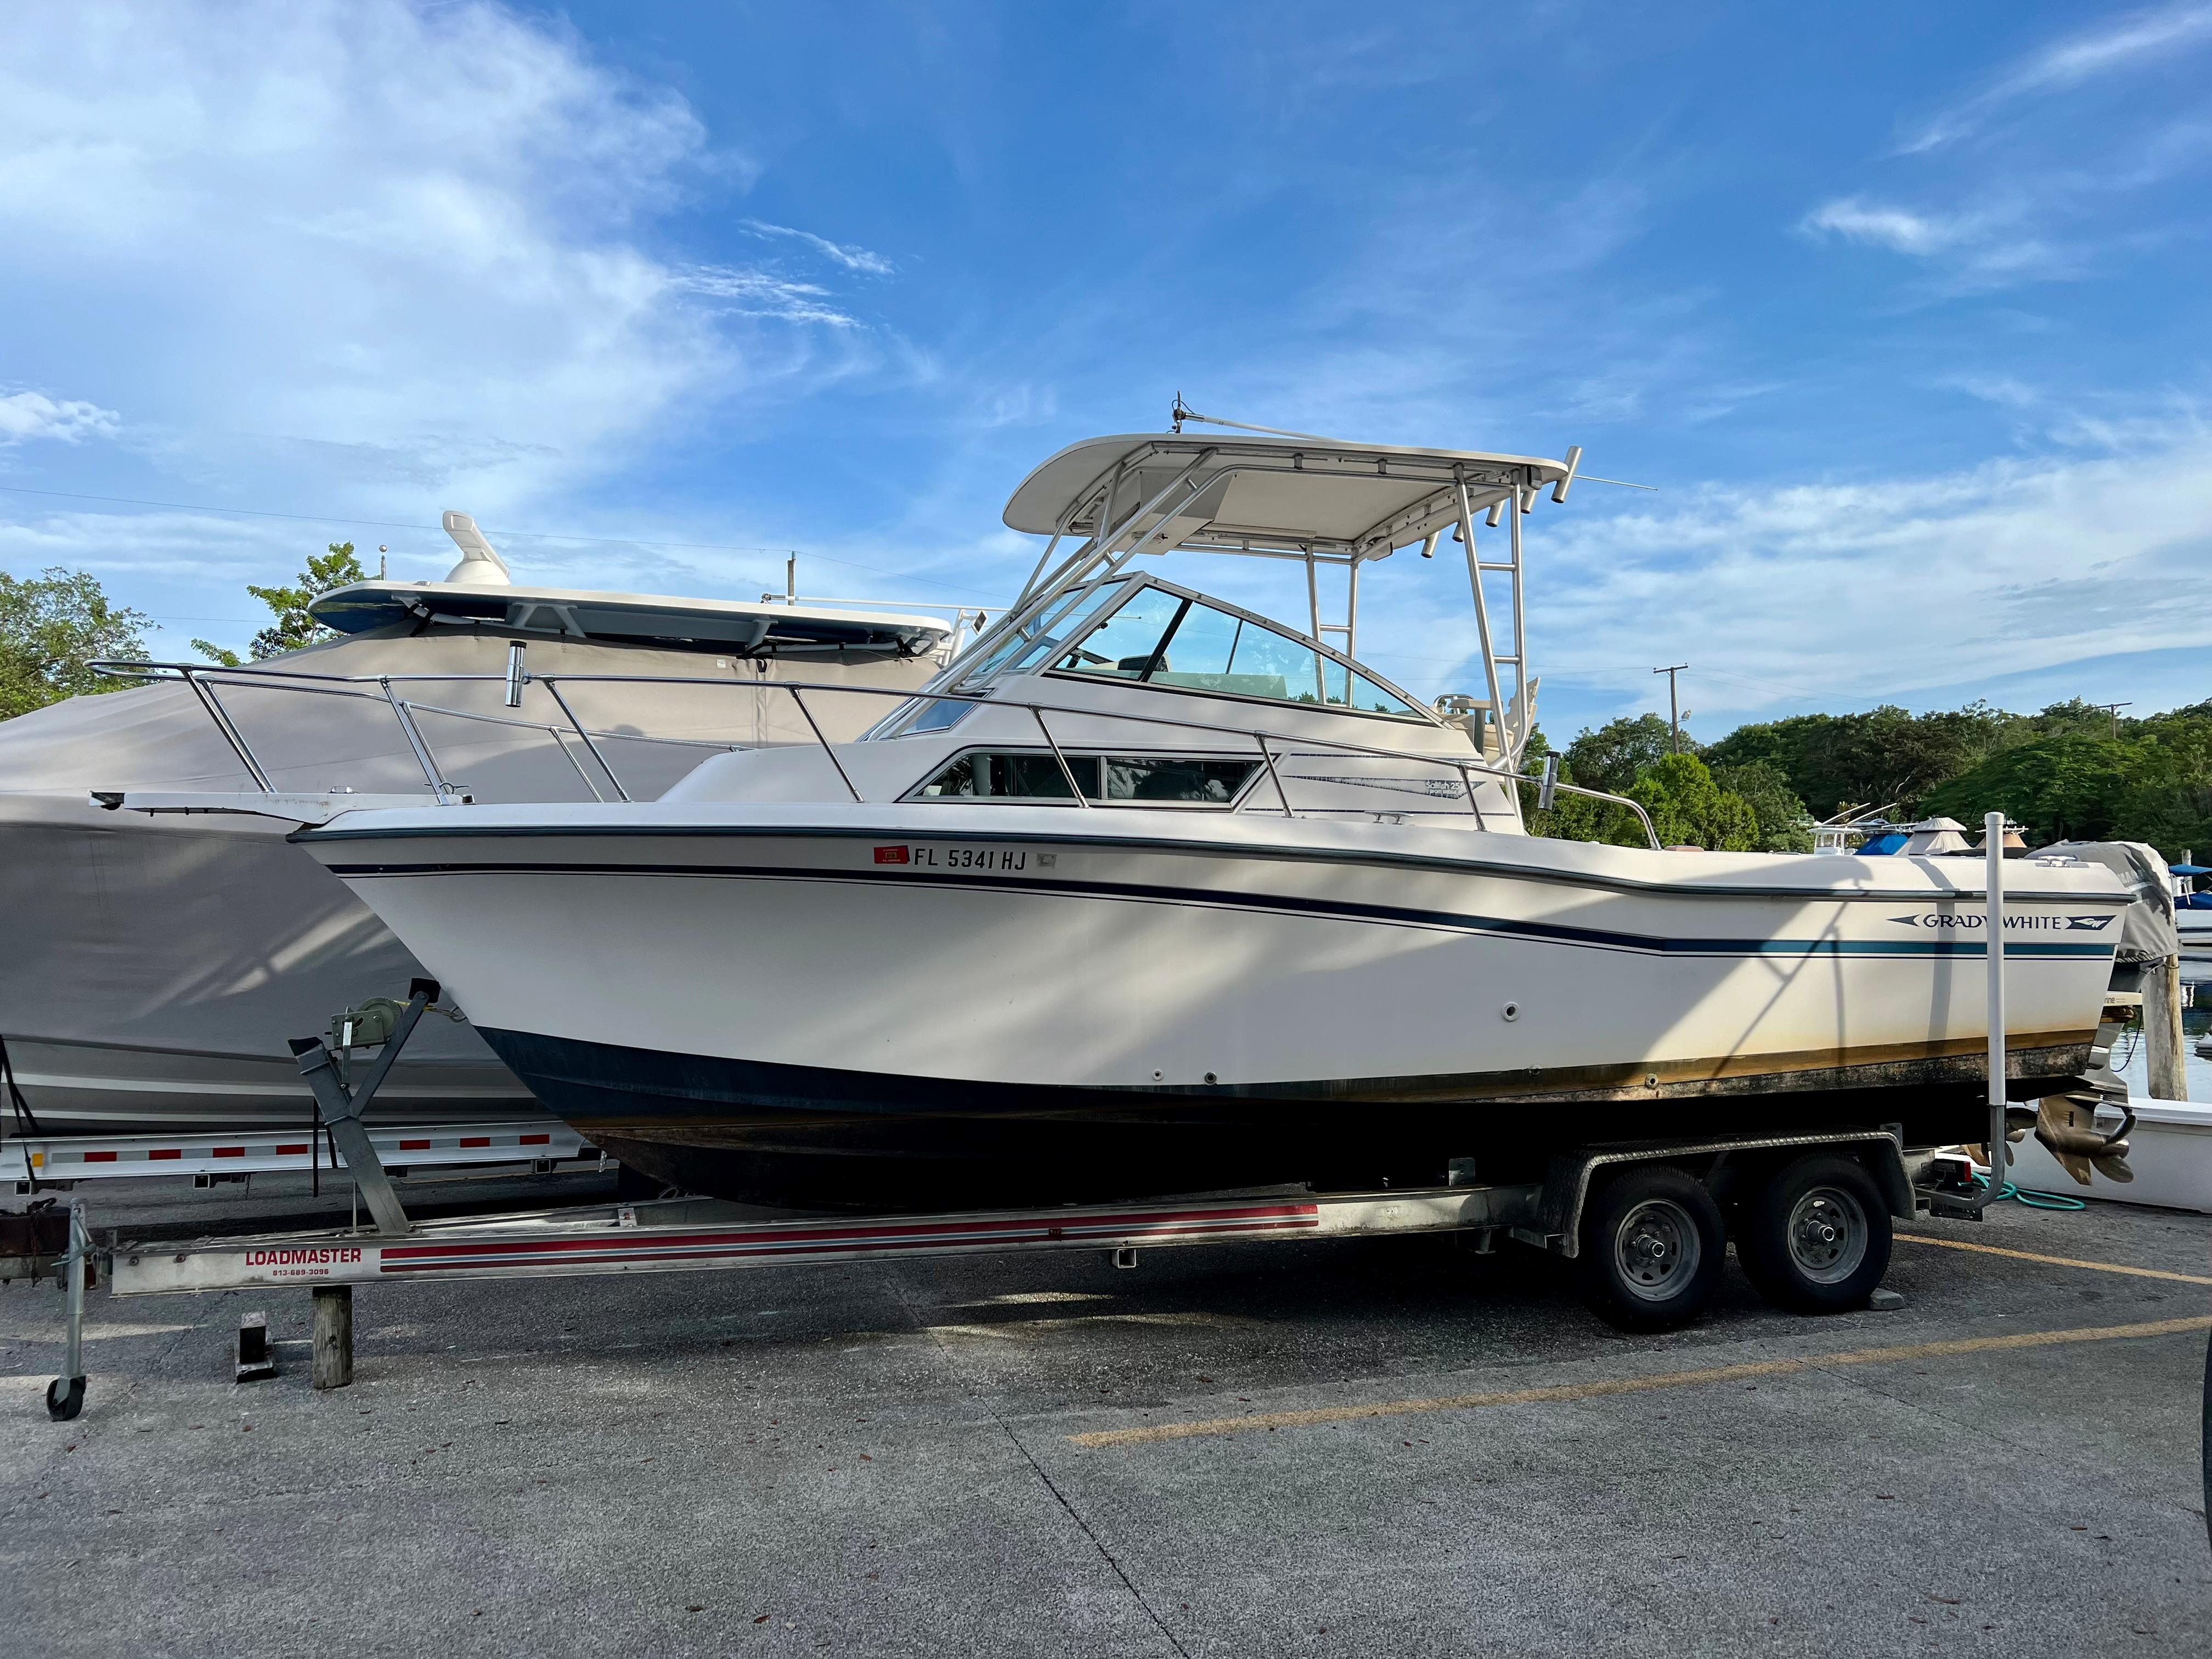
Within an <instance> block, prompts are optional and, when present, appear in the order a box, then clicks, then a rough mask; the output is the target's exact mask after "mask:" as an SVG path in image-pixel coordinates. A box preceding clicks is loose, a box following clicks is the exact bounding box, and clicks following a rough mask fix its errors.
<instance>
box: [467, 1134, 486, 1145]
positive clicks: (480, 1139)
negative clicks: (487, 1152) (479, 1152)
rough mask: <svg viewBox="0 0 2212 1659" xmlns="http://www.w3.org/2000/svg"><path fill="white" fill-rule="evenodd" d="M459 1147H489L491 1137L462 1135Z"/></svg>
mask: <svg viewBox="0 0 2212 1659" xmlns="http://www.w3.org/2000/svg"><path fill="white" fill-rule="evenodd" d="M461 1145H462V1146H490V1145H491V1137H490V1136H489V1135H463V1136H462V1137H461Z"/></svg>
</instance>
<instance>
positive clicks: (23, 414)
mask: <svg viewBox="0 0 2212 1659" xmlns="http://www.w3.org/2000/svg"><path fill="white" fill-rule="evenodd" d="M119 418H120V417H118V416H117V414H116V412H115V411H114V410H112V409H102V408H101V407H100V405H99V404H88V403H86V402H84V401H83V400H82V399H81V398H67V399H64V401H62V402H60V403H57V402H55V401H54V400H53V399H52V398H49V397H47V396H46V394H45V393H44V392H10V393H9V394H8V395H7V396H5V397H0V447H6V446H8V445H9V444H20V443H27V442H28V441H30V440H31V439H33V438H53V439H58V440H59V441H61V442H63V443H66V444H74V443H82V441H84V440H85V439H87V438H112V437H113V436H114V435H115V429H116V427H117V425H118V422H119Z"/></svg>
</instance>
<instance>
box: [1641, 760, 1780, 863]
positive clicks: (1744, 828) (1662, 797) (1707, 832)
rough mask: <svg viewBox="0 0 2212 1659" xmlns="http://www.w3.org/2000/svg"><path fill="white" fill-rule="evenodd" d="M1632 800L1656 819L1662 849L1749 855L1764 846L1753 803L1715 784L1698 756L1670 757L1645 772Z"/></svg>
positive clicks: (1655, 823) (1654, 822)
mask: <svg viewBox="0 0 2212 1659" xmlns="http://www.w3.org/2000/svg"><path fill="white" fill-rule="evenodd" d="M1628 796H1629V799H1632V800H1634V801H1636V802H1638V803H1639V804H1640V805H1642V806H1643V808H1644V811H1647V812H1649V813H1650V815H1651V826H1652V828H1653V829H1656V830H1657V831H1658V832H1659V844H1660V845H1661V846H1662V847H1704V848H1710V849H1711V850H1712V851H1714V852H1717V853H1748V852H1750V851H1752V850H1753V848H1756V847H1757V845H1758V843H1759V817H1758V815H1757V814H1756V813H1754V812H1753V811H1752V809H1751V805H1750V803H1749V802H1747V801H1746V800H1745V799H1743V797H1742V796H1741V795H1736V794H1731V793H1729V791H1727V790H1725V789H1723V788H1722V787H1720V786H1719V785H1718V784H1717V783H1715V782H1714V781H1713V775H1712V772H1711V769H1708V768H1707V766H1706V765H1705V762H1703V761H1701V760H1699V758H1698V757H1696V756H1695V755H1668V756H1666V757H1664V758H1662V760H1660V761H1659V762H1658V763H1657V764H1656V765H1654V766H1651V767H1649V768H1647V769H1645V770H1644V775H1643V776H1642V777H1640V778H1638V779H1637V781H1635V783H1634V784H1632V786H1630V787H1629V790H1628Z"/></svg>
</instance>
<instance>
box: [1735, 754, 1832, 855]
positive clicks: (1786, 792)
mask: <svg viewBox="0 0 2212 1659" xmlns="http://www.w3.org/2000/svg"><path fill="white" fill-rule="evenodd" d="M1713 781H1714V782H1715V783H1717V784H1718V785H1719V786H1720V787H1722V788H1723V789H1724V790H1726V791H1727V792H1728V793H1729V794H1732V795H1735V796H1739V797H1741V799H1742V800H1743V803H1744V805H1747V806H1748V807H1750V808H1751V813H1752V817H1753V818H1755V819H1756V820H1757V821H1758V824H1759V832H1758V835H1757V836H1756V837H1755V839H1754V840H1753V847H1754V848H1756V850H1758V851H1759V852H1761V853H1809V852H1811V851H1812V850H1813V815H1812V814H1811V813H1810V812H1808V811H1806V810H1805V803H1804V802H1803V801H1802V800H1800V799H1798V798H1797V793H1796V791H1795V790H1794V789H1792V788H1790V779H1789V777H1788V776H1787V775H1785V774H1784V772H1783V770H1782V769H1781V768H1780V767H1778V766H1776V765H1775V764H1774V763H1772V762H1771V761H1763V760H1755V761H1752V762H1749V763H1747V764H1745V765H1742V766H1716V767H1715V768H1713Z"/></svg>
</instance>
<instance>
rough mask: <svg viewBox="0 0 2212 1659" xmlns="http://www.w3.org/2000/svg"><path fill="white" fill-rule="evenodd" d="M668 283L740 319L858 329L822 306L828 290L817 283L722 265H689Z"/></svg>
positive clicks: (853, 322)
mask: <svg viewBox="0 0 2212 1659" xmlns="http://www.w3.org/2000/svg"><path fill="white" fill-rule="evenodd" d="M671 282H672V285H673V286H674V287H676V288H678V289H681V290H682V291H684V292H685V293H690V294H702V295H707V296H708V298H710V299H715V300H726V301H730V302H731V304H730V307H729V309H730V310H732V312H734V313H736V314H738V316H741V317H775V318H779V319H781V320H783V321H785V322H789V323H822V324H826V325H829V327H832V328H858V327H859V326H860V322H859V319H856V318H854V317H852V316H849V315H848V314H847V313H844V312H842V311H840V310H838V309H837V308H836V307H835V306H832V305H828V304H825V303H824V301H827V300H828V299H829V289H826V288H823V287H822V286H821V285H820V284H819V283H794V282H792V281H789V280H787V278H784V277H781V276H771V275H769V273H768V272H767V271H764V270H732V269H731V268H730V267H728V266H726V265H693V266H691V267H690V269H688V270H683V271H680V272H678V273H677V275H676V276H674V277H673V278H672V279H671Z"/></svg>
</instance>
